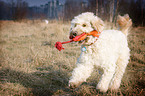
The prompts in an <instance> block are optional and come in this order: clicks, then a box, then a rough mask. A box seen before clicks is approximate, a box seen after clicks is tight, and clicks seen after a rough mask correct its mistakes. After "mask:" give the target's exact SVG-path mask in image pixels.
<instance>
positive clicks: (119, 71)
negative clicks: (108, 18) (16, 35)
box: [69, 12, 132, 92]
mask: <svg viewBox="0 0 145 96" xmlns="http://www.w3.org/2000/svg"><path fill="white" fill-rule="evenodd" d="M117 22H118V24H119V27H120V29H119V30H120V31H119V30H103V29H104V22H103V21H102V20H101V19H100V18H99V17H97V16H95V15H94V14H93V13H91V12H85V13H82V14H80V15H78V16H76V17H75V18H74V19H73V20H72V21H71V29H70V36H71V37H73V38H74V37H75V36H77V35H80V34H82V33H84V32H85V33H89V32H91V31H93V30H96V31H99V32H101V33H100V34H99V38H97V37H93V36H91V35H90V36H87V37H86V38H85V39H84V40H82V41H79V43H81V44H82V46H81V55H80V57H79V58H78V60H77V63H76V64H77V67H76V68H75V69H74V70H73V72H72V76H71V77H70V80H69V86H70V87H72V88H74V87H78V86H79V85H80V84H81V83H82V82H85V81H86V79H87V78H88V77H89V76H90V75H91V73H92V71H93V68H94V66H97V67H99V68H102V69H103V75H102V76H101V79H100V81H99V83H98V84H97V87H96V89H99V90H100V91H101V92H106V91H107V90H108V88H110V89H111V90H112V89H113V90H116V89H118V88H119V87H120V83H121V79H122V76H123V74H124V72H125V68H126V66H127V64H128V62H129V57H130V49H129V47H128V43H127V35H128V31H129V28H130V27H131V25H132V21H131V19H130V18H129V16H128V15H124V16H120V15H119V16H118V20H117Z"/></svg>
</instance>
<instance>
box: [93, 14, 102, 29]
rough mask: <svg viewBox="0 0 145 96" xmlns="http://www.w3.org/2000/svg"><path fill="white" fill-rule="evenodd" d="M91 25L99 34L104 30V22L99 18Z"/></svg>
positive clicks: (94, 19)
mask: <svg viewBox="0 0 145 96" xmlns="http://www.w3.org/2000/svg"><path fill="white" fill-rule="evenodd" d="M91 24H92V27H93V28H94V29H95V30H97V31H99V32H102V31H103V29H104V22H103V21H102V20H101V19H100V18H99V17H97V16H95V17H94V18H93V19H92V20H91Z"/></svg>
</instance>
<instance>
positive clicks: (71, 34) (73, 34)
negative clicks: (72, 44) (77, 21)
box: [69, 31, 78, 39]
mask: <svg viewBox="0 0 145 96" xmlns="http://www.w3.org/2000/svg"><path fill="white" fill-rule="evenodd" d="M77 35H78V33H77V32H76V31H75V32H73V31H72V32H71V33H70V36H69V39H73V38H75V37H76V36H77Z"/></svg>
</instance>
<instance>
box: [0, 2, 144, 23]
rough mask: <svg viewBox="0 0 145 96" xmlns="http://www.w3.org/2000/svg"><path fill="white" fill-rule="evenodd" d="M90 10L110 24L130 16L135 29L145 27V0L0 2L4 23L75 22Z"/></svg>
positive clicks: (0, 11) (1, 17)
mask: <svg viewBox="0 0 145 96" xmlns="http://www.w3.org/2000/svg"><path fill="white" fill-rule="evenodd" d="M86 11H90V12H94V13H95V14H96V15H98V16H99V17H101V18H102V19H103V20H107V21H109V22H115V21H116V17H117V15H118V14H120V15H124V14H129V16H130V17H131V18H132V20H133V23H134V25H135V26H138V25H140V26H144V25H145V0H0V20H22V19H51V20H52V19H56V20H71V19H72V18H73V17H74V16H76V15H78V14H80V13H82V12H86Z"/></svg>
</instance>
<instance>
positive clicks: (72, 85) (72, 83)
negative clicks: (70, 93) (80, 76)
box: [69, 82, 81, 89]
mask: <svg viewBox="0 0 145 96" xmlns="http://www.w3.org/2000/svg"><path fill="white" fill-rule="evenodd" d="M80 84H81V83H80V82H79V83H75V82H69V87H70V88H71V89H74V88H77V87H78V86H79V85H80Z"/></svg>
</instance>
